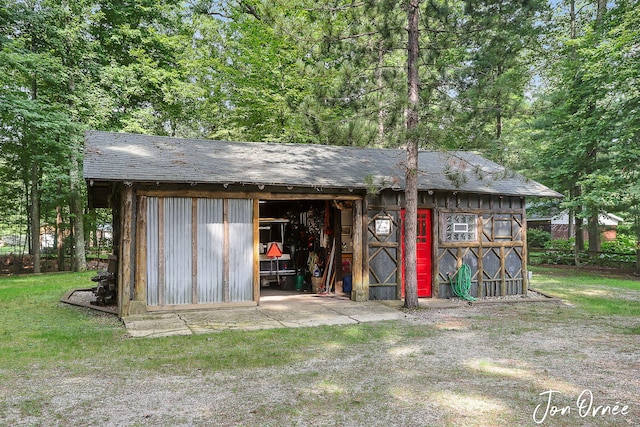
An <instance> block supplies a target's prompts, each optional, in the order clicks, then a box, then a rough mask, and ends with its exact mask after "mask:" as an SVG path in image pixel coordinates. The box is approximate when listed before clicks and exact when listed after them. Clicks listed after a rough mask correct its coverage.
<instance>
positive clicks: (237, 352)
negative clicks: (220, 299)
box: [0, 273, 429, 372]
mask: <svg viewBox="0 0 640 427" xmlns="http://www.w3.org/2000/svg"><path fill="white" fill-rule="evenodd" d="M93 274H95V273H57V274H43V275H37V276H33V275H29V276H26V275H25V276H13V277H3V278H0V306H2V310H0V328H1V329H0V330H1V333H0V366H3V367H6V368H15V369H28V368H29V367H32V366H47V365H52V364H55V365H58V366H64V367H66V368H68V369H72V370H73V369H85V367H86V366H87V365H90V364H92V363H93V362H92V361H94V360H98V359H100V360H101V362H100V363H103V364H104V367H105V369H108V368H116V367H117V369H119V370H122V369H127V368H131V369H140V368H142V369H150V370H154V369H158V368H159V367H161V368H164V369H167V368H168V369H171V370H174V371H176V372H187V371H192V370H193V369H203V370H208V371H214V372H215V371H217V370H220V369H228V368H242V367H247V368H251V367H265V366H270V365H274V364H278V365H286V364H289V363H295V362H299V361H302V360H304V359H305V358H310V357H314V356H316V355H318V352H320V353H322V352H331V353H332V354H334V355H335V357H342V356H343V355H344V354H346V352H347V351H348V348H349V347H350V346H353V345H355V344H358V343H362V342H371V341H375V340H383V339H386V337H388V336H394V335H396V334H399V335H406V334H411V333H412V332H411V330H407V331H403V330H402V329H401V328H399V327H398V325H395V324H389V325H388V326H387V327H384V328H380V327H373V326H372V325H366V324H363V325H354V326H353V327H340V328H336V327H330V326H327V327H317V328H296V329H272V330H263V331H252V332H242V331H223V332H220V333H216V334H215V345H212V342H211V341H212V339H213V338H212V336H211V335H196V336H189V337H166V338H157V339H132V338H129V337H128V336H127V334H126V331H125V329H124V327H123V325H122V323H121V322H120V321H119V320H118V319H117V318H116V317H115V316H113V315H110V314H105V313H102V312H99V311H94V310H91V309H85V308H81V307H76V306H71V305H67V304H63V303H60V302H59V299H60V297H61V296H62V295H63V294H64V293H65V292H66V291H68V290H71V289H79V288H86V287H89V286H91V285H92V282H91V280H90V278H91V276H92V275H93ZM428 333H429V331H424V332H422V333H421V334H422V335H425V334H428ZM318 343H320V344H318ZM318 345H320V348H318ZM178 346H179V347H180V349H181V351H179V352H177V351H176V348H177V347H178ZM291 348H296V349H297V351H296V352H291V351H290V349H291Z"/></svg>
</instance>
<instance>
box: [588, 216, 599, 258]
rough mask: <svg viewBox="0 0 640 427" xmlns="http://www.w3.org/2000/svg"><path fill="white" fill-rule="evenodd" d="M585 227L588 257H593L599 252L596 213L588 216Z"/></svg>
mask: <svg viewBox="0 0 640 427" xmlns="http://www.w3.org/2000/svg"><path fill="white" fill-rule="evenodd" d="M587 229H588V231H589V258H591V259H594V258H596V257H597V256H598V252H600V228H599V227H598V214H597V213H594V214H591V215H590V216H589V221H588V223H587Z"/></svg>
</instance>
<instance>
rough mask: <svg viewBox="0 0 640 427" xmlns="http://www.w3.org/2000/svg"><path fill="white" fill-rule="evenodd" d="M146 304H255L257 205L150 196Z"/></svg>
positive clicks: (248, 201)
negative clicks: (255, 216) (255, 224)
mask: <svg viewBox="0 0 640 427" xmlns="http://www.w3.org/2000/svg"><path fill="white" fill-rule="evenodd" d="M147 201H148V202H147V212H146V213H147V230H146V231H147V233H146V236H147V242H146V243H147V305H148V306H162V305H183V304H211V303H221V302H242V301H252V300H253V263H254V260H253V253H254V252H253V247H254V243H253V214H254V212H253V201H252V200H247V199H205V198H197V199H192V198H188V197H164V198H158V197H148V198H147Z"/></svg>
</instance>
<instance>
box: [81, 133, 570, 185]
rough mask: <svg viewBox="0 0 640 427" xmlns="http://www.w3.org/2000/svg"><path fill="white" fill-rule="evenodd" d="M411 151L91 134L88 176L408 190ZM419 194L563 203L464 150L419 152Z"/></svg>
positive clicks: (86, 154)
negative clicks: (404, 165) (407, 160)
mask: <svg viewBox="0 0 640 427" xmlns="http://www.w3.org/2000/svg"><path fill="white" fill-rule="evenodd" d="M405 156H406V154H405V151H404V150H400V149H377V148H363V147H339V146H327V145H313V144H278V143H261V142H229V141H213V140H201V139H181V138H169V137H163V136H150V135H135V134H127V133H113V132H101V131H89V132H87V133H86V135H85V149H84V177H85V179H86V180H87V181H95V182H125V181H126V182H153V183H190V184H207V183H209V184H245V185H246V184H254V185H265V186H272V185H273V186H295V187H309V188H323V189H330V188H334V189H354V190H357V189H359V190H364V189H367V188H369V187H370V186H371V184H372V183H373V184H375V185H378V186H380V187H382V188H394V189H398V190H400V189H403V188H404V171H403V168H402V163H403V161H404V159H405ZM419 169H420V173H419V185H418V186H419V189H420V190H424V191H428V190H431V191H460V192H469V193H481V194H502V195H513V196H540V197H561V194H559V193H557V192H555V191H553V190H551V189H549V188H547V187H545V186H544V185H542V184H540V183H537V182H535V181H532V180H528V179H526V178H524V177H523V176H522V175H519V174H516V173H513V172H510V171H508V170H506V169H505V168H504V167H502V166H500V165H498V164H496V163H494V162H491V161H489V160H487V159H485V158H483V157H481V156H479V155H477V154H474V153H471V152H465V151H455V152H439V151H420V153H419Z"/></svg>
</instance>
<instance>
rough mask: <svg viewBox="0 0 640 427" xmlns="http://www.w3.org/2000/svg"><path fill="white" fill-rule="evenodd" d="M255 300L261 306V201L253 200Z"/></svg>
mask: <svg viewBox="0 0 640 427" xmlns="http://www.w3.org/2000/svg"><path fill="white" fill-rule="evenodd" d="M253 300H254V301H255V303H256V304H258V305H259V304H260V201H259V200H258V199H253Z"/></svg>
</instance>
